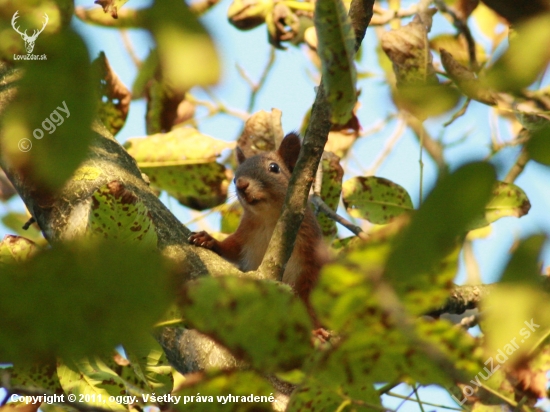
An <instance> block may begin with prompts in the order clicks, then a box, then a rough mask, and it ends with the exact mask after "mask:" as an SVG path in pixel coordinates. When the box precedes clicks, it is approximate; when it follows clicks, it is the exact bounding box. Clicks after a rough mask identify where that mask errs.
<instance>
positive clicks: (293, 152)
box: [278, 133, 302, 172]
mask: <svg viewBox="0 0 550 412" xmlns="http://www.w3.org/2000/svg"><path fill="white" fill-rule="evenodd" d="M301 146H302V145H301V144H300V138H299V137H298V135H297V134H296V133H289V134H287V135H286V136H285V138H284V139H283V141H282V142H281V146H279V150H278V152H279V156H281V157H282V158H283V160H284V162H285V164H286V167H288V170H290V171H291V172H292V170H294V166H296V162H297V161H298V155H299V154H300V147H301Z"/></svg>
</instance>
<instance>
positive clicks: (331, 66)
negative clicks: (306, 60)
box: [314, 0, 357, 124]
mask: <svg viewBox="0 0 550 412" xmlns="http://www.w3.org/2000/svg"><path fill="white" fill-rule="evenodd" d="M314 21H315V29H316V31H317V39H318V45H317V50H318V54H319V58H320V59H321V69H322V72H323V87H324V89H325V93H326V95H327V100H328V102H329V103H330V107H331V121H332V123H334V124H345V123H346V122H347V121H348V120H349V119H350V118H351V116H352V113H353V108H354V107H355V103H356V102H357V92H356V90H355V82H356V72H355V63H354V61H353V56H354V54H355V50H354V48H355V36H354V33H353V30H352V27H351V21H350V19H349V17H348V14H347V12H346V9H345V8H344V5H343V4H342V1H341V0H323V1H318V2H316V3H315V18H314Z"/></svg>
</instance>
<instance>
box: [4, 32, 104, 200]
mask: <svg viewBox="0 0 550 412" xmlns="http://www.w3.org/2000/svg"><path fill="white" fill-rule="evenodd" d="M37 47H38V46H37ZM40 53H43V54H45V55H46V56H47V60H42V61H40V62H37V61H28V62H27V61H21V63H18V64H17V66H18V67H21V68H23V69H24V75H23V77H22V79H21V81H20V84H19V87H18V92H17V96H16V98H15V100H14V101H13V102H12V103H11V104H10V105H9V107H8V108H7V109H6V112H5V114H4V116H3V122H2V129H1V132H0V136H2V139H1V140H0V146H1V148H0V151H1V152H2V156H3V157H4V158H5V159H7V161H8V163H9V164H10V165H12V167H14V168H15V169H16V170H17V171H18V173H19V174H20V175H21V176H25V177H27V178H29V179H31V180H32V181H33V182H34V183H35V185H36V186H37V187H40V188H41V189H42V191H44V192H47V191H48V190H53V189H56V188H59V187H61V186H62V185H63V184H64V183H65V181H66V180H67V179H68V178H69V177H70V176H71V175H72V174H73V172H74V170H75V169H76V168H77V167H78V165H79V164H80V163H81V162H82V160H83V159H84V158H85V156H86V155H87V151H88V146H89V144H90V142H91V141H92V138H93V133H92V131H91V128H90V125H91V123H92V119H93V118H94V116H95V107H96V101H97V100H96V96H95V93H94V91H95V90H94V85H93V82H92V73H91V69H90V65H89V58H88V51H87V49H86V46H85V44H84V42H83V40H82V39H81V38H80V36H79V35H77V34H76V33H75V32H74V31H72V29H70V28H67V29H65V30H63V32H62V33H59V34H52V35H50V36H46V37H40Z"/></svg>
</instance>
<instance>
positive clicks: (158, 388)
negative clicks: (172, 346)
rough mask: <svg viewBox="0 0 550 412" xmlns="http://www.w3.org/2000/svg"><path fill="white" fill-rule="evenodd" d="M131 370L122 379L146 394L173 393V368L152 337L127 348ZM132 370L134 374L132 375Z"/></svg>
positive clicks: (123, 374)
mask: <svg viewBox="0 0 550 412" xmlns="http://www.w3.org/2000/svg"><path fill="white" fill-rule="evenodd" d="M126 348H127V350H126V354H127V355H128V359H129V360H130V367H131V368H130V369H125V370H124V372H123V373H122V374H121V377H122V378H123V379H124V380H125V381H128V382H130V383H132V384H133V385H135V386H137V387H139V388H141V389H142V390H143V391H144V392H146V393H153V392H154V393H155V394H156V395H164V394H167V393H170V392H172V387H173V383H174V379H173V377H172V367H171V366H170V364H169V363H168V361H167V360H166V355H165V354H164V352H163V350H162V348H161V347H160V345H159V344H158V342H157V341H156V340H154V339H153V337H152V336H147V337H144V338H143V339H142V340H141V341H139V342H130V343H129V344H128V345H127V346H126ZM130 370H131V371H132V372H133V373H130Z"/></svg>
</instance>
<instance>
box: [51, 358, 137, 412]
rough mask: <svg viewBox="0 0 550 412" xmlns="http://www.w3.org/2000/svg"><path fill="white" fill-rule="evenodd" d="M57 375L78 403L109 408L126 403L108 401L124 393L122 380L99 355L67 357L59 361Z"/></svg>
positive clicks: (116, 408)
mask: <svg viewBox="0 0 550 412" xmlns="http://www.w3.org/2000/svg"><path fill="white" fill-rule="evenodd" d="M57 376H58V377H59V382H61V386H62V387H63V389H64V390H65V393H66V394H67V395H69V394H74V395H76V399H77V402H80V401H79V399H80V395H83V399H89V401H87V402H83V403H85V404H88V405H90V406H97V407H100V408H105V409H111V410H124V409H126V407H125V405H124V404H122V403H117V402H114V401H111V400H109V398H110V397H111V396H115V397H116V396H121V395H122V396H123V395H126V394H127V391H126V389H125V388H126V385H125V382H124V381H123V380H122V379H121V378H120V376H118V375H117V374H116V373H115V371H113V370H112V369H111V368H109V367H108V366H107V365H106V364H105V362H103V361H102V360H101V359H99V358H89V359H88V358H83V359H79V360H78V361H75V360H72V359H68V360H67V359H66V360H63V361H59V362H58V366H57Z"/></svg>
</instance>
